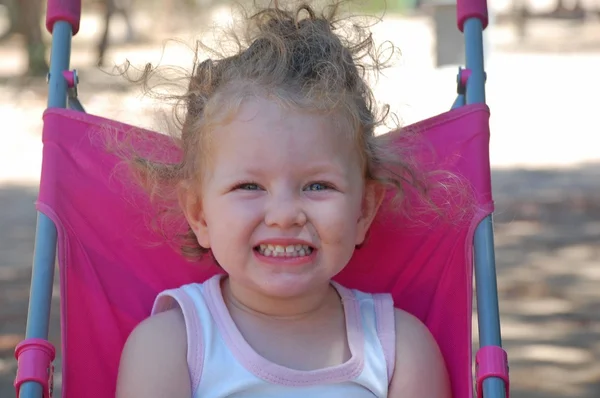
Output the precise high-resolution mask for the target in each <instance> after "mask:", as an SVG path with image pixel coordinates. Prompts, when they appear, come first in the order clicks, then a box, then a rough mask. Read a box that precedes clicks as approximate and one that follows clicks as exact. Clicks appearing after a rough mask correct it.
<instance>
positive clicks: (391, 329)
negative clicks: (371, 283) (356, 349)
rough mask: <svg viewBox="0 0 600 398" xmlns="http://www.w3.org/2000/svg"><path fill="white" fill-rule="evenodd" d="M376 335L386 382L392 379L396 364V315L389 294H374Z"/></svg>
mask: <svg viewBox="0 0 600 398" xmlns="http://www.w3.org/2000/svg"><path fill="white" fill-rule="evenodd" d="M373 302H374V303H375V319H376V322H377V337H379V341H380V342H381V346H382V347H383V356H384V358H385V363H386V365H387V372H388V383H389V382H390V381H391V380H392V375H393V374H394V368H395V366H396V316H395V310H394V301H393V299H392V297H391V296H390V295H389V294H374V295H373Z"/></svg>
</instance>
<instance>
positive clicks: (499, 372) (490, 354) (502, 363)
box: [475, 345, 510, 398]
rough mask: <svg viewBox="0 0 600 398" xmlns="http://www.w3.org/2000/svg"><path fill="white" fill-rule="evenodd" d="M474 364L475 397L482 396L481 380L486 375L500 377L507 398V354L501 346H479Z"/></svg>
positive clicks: (480, 397) (508, 383)
mask: <svg viewBox="0 0 600 398" xmlns="http://www.w3.org/2000/svg"><path fill="white" fill-rule="evenodd" d="M475 365H476V370H475V377H476V379H477V398H483V381H484V380H485V379H487V378H488V377H498V378H500V379H502V380H503V381H504V384H505V386H506V398H509V387H510V381H509V378H508V355H507V354H506V351H504V350H503V349H502V347H498V346H495V345H490V346H485V347H481V348H480V349H479V351H477V355H476V356H475Z"/></svg>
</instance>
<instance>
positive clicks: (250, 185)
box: [235, 182, 260, 191]
mask: <svg viewBox="0 0 600 398" xmlns="http://www.w3.org/2000/svg"><path fill="white" fill-rule="evenodd" d="M235 189H241V190H244V191H258V190H259V189H260V187H259V186H258V184H255V183H252V182H246V183H243V184H239V185H237V186H236V187H235Z"/></svg>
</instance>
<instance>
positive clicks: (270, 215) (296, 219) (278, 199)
mask: <svg viewBox="0 0 600 398" xmlns="http://www.w3.org/2000/svg"><path fill="white" fill-rule="evenodd" d="M306 220H307V217H306V214H305V213H304V210H303V209H302V206H301V204H300V200H299V199H298V198H296V197H294V196H292V195H277V196H276V195H271V198H270V200H269V203H268V204H267V209H266V212H265V223H266V224H267V225H268V226H274V227H279V228H291V227H294V226H300V227H301V226H303V225H304V224H306Z"/></svg>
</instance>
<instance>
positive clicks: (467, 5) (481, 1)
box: [456, 0, 488, 32]
mask: <svg viewBox="0 0 600 398" xmlns="http://www.w3.org/2000/svg"><path fill="white" fill-rule="evenodd" d="M469 18H478V19H479V20H480V21H481V25H482V26H481V27H482V28H483V29H485V28H487V26H488V8H487V1H486V0H457V1H456V20H457V22H458V29H459V30H460V31H461V32H463V31H464V28H465V22H466V21H467V19H469Z"/></svg>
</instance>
